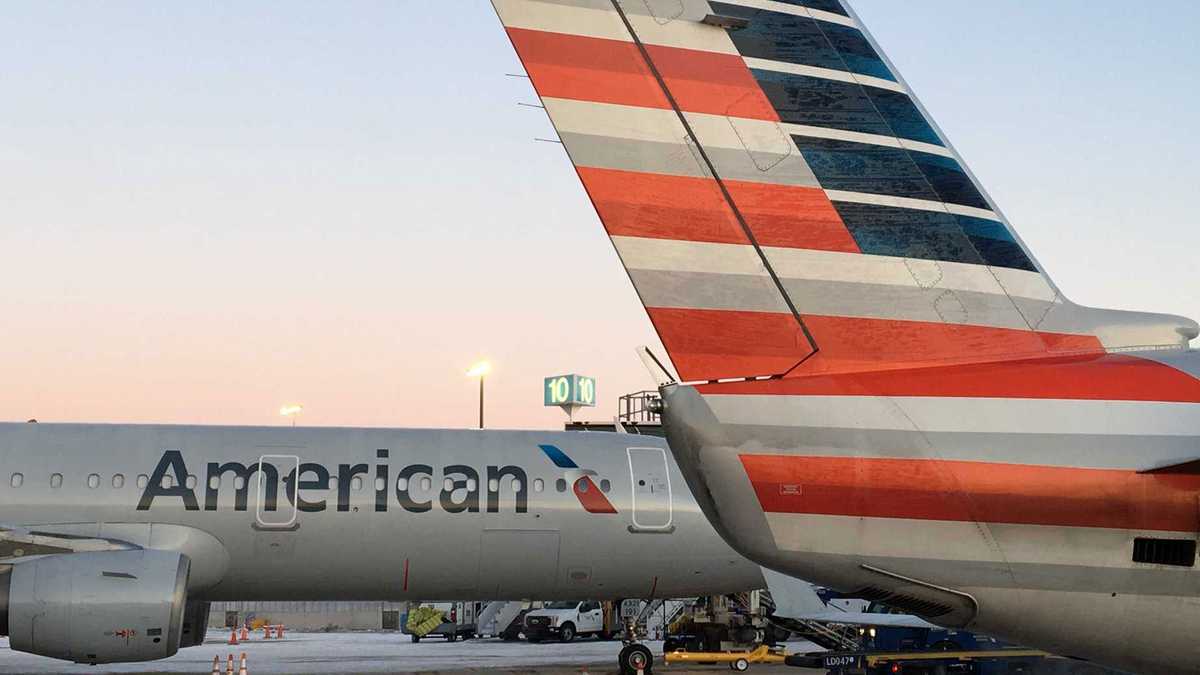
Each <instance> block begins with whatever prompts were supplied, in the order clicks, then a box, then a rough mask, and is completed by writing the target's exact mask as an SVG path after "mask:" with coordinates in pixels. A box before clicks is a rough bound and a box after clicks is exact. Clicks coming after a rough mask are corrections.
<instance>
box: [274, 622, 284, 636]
mask: <svg viewBox="0 0 1200 675" xmlns="http://www.w3.org/2000/svg"><path fill="white" fill-rule="evenodd" d="M275 637H277V638H279V639H280V640H282V639H283V624H279V625H278V626H276V627H275Z"/></svg>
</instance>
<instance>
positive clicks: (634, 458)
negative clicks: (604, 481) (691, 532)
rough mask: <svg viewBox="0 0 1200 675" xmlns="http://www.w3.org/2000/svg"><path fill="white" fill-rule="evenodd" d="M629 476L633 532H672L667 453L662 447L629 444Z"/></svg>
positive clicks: (631, 528) (631, 526)
mask: <svg viewBox="0 0 1200 675" xmlns="http://www.w3.org/2000/svg"><path fill="white" fill-rule="evenodd" d="M627 452H628V454H629V476H630V478H631V481H630V482H631V484H632V486H633V515H632V519H633V524H632V525H630V527H629V529H630V530H631V531H634V532H671V531H673V530H674V529H675V528H674V526H673V525H672V520H673V517H674V514H673V513H672V503H671V476H670V473H669V465H668V464H667V453H666V451H665V450H663V449H662V448H629V449H628V450H627Z"/></svg>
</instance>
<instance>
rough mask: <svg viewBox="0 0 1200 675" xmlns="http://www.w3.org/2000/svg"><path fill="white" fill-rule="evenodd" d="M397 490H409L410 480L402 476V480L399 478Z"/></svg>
mask: <svg viewBox="0 0 1200 675" xmlns="http://www.w3.org/2000/svg"><path fill="white" fill-rule="evenodd" d="M396 489H397V490H400V491H404V490H407V489H408V479H407V478H405V477H403V476H401V477H400V478H397V479H396Z"/></svg>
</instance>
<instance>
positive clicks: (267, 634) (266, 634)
mask: <svg viewBox="0 0 1200 675" xmlns="http://www.w3.org/2000/svg"><path fill="white" fill-rule="evenodd" d="M263 638H264V639H267V640H270V639H271V624H269V623H268V624H263Z"/></svg>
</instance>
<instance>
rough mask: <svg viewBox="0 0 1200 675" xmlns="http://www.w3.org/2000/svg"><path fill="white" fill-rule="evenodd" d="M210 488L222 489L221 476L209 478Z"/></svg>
mask: <svg viewBox="0 0 1200 675" xmlns="http://www.w3.org/2000/svg"><path fill="white" fill-rule="evenodd" d="M208 487H209V489H210V490H219V489H220V488H221V477H220V476H209V477H208Z"/></svg>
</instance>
